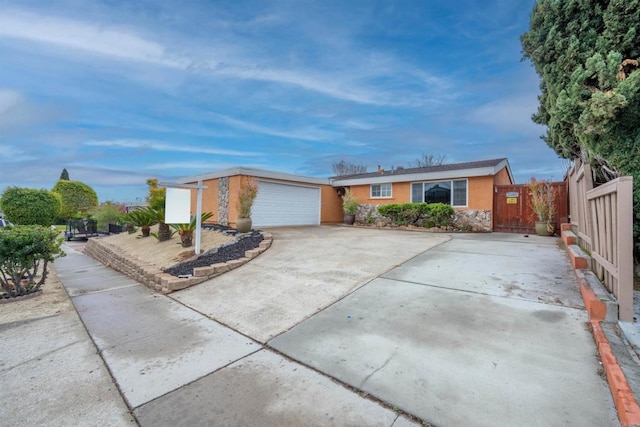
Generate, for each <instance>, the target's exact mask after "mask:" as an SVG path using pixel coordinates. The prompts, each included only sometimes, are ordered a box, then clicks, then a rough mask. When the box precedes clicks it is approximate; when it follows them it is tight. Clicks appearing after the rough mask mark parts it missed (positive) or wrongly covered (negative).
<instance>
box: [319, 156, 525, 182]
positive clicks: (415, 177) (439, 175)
mask: <svg viewBox="0 0 640 427" xmlns="http://www.w3.org/2000/svg"><path fill="white" fill-rule="evenodd" d="M504 167H506V168H507V173H508V174H509V178H510V179H511V182H512V183H514V180H513V174H512V172H511V167H510V166H509V161H508V160H507V159H506V158H505V159H502V160H500V162H498V163H497V164H495V165H493V166H483V167H475V168H474V167H471V168H464V169H453V170H440V171H436V172H424V171H421V172H416V173H411V172H407V171H406V170H405V171H404V172H403V173H401V174H397V175H394V174H393V173H391V174H384V175H379V176H365V177H361V178H357V177H355V176H351V177H346V178H344V179H340V178H339V177H335V178H332V179H331V180H330V181H331V184H332V185H333V186H334V187H338V186H350V185H366V184H385V183H393V182H413V181H434V180H439V179H456V178H471V177H476V176H493V175H496V174H497V173H498V172H500V170H501V169H502V168H504Z"/></svg>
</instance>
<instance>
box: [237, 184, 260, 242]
mask: <svg viewBox="0 0 640 427" xmlns="http://www.w3.org/2000/svg"><path fill="white" fill-rule="evenodd" d="M257 195H258V182H257V181H256V180H255V179H253V178H249V177H247V176H244V177H242V181H241V182H240V193H239V194H238V204H237V206H236V208H237V209H238V218H237V219H236V230H238V233H247V232H248V231H249V230H251V225H252V224H251V207H252V206H253V201H254V200H255V199H256V196H257Z"/></svg>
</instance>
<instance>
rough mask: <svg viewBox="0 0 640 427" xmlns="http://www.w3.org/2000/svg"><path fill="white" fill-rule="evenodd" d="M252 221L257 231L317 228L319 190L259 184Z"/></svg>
mask: <svg viewBox="0 0 640 427" xmlns="http://www.w3.org/2000/svg"><path fill="white" fill-rule="evenodd" d="M251 218H252V220H253V225H254V226H256V227H267V226H278V225H317V224H319V223H320V188H318V187H305V186H299V185H290V184H284V183H278V182H268V181H259V182H258V195H257V197H256V200H255V202H254V204H253V209H252V210H251Z"/></svg>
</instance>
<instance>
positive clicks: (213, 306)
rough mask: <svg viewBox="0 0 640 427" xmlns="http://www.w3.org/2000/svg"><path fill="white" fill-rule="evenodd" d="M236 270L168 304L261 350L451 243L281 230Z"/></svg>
mask: <svg viewBox="0 0 640 427" xmlns="http://www.w3.org/2000/svg"><path fill="white" fill-rule="evenodd" d="M268 231H271V232H273V234H274V237H275V238H274V241H273V245H272V246H271V248H270V249H269V250H268V251H266V252H265V253H264V254H263V255H261V256H259V257H258V258H256V259H254V260H253V261H251V262H250V263H249V264H247V265H245V266H243V267H242V268H240V269H237V270H232V271H231V272H229V273H226V274H224V275H222V276H220V277H217V278H215V279H213V280H210V281H209V282H205V283H202V284H200V285H198V286H195V287H192V288H189V289H185V290H182V291H178V292H174V293H173V294H171V297H172V298H174V299H176V300H178V301H180V302H182V303H183V304H185V305H187V306H189V307H191V308H193V309H195V310H197V311H199V312H201V313H203V314H206V315H207V316H209V317H211V318H212V319H214V320H217V321H219V322H221V323H223V324H225V325H227V326H229V327H231V328H233V329H235V330H237V331H239V332H241V333H243V334H245V335H248V336H250V337H251V338H253V339H255V340H257V341H259V342H262V343H264V342H266V341H267V340H269V339H270V338H273V337H274V336H276V335H278V334H281V333H282V332H284V331H286V330H288V329H290V328H292V327H293V326H295V325H297V324H298V323H300V322H301V321H303V320H304V319H306V318H308V317H310V316H311V315H313V314H315V313H317V312H319V311H320V310H322V309H324V308H326V307H328V306H329V305H331V304H333V303H334V302H336V301H337V300H339V299H341V298H343V297H344V296H345V295H347V294H348V293H350V292H352V291H353V290H354V289H357V288H358V287H360V286H362V285H364V284H365V283H367V282H369V281H370V280H372V279H373V278H375V277H377V276H378V275H380V274H383V273H385V272H387V271H388V270H390V269H391V268H393V267H395V266H397V265H398V264H400V263H402V262H404V261H406V260H408V259H410V258H412V257H414V256H416V255H418V254H420V253H422V252H424V251H426V250H427V249H429V248H432V247H434V246H437V245H439V244H441V243H443V242H445V241H447V240H449V239H450V237H449V236H447V235H445V234H431V233H418V232H415V233H408V232H401V231H393V230H368V229H362V228H352V227H335V226H333V227H327V226H323V227H287V228H274V229H271V230H268Z"/></svg>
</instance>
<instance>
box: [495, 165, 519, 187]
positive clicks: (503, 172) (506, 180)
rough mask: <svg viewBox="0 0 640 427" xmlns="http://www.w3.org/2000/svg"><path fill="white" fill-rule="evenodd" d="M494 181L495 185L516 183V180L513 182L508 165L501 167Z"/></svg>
mask: <svg viewBox="0 0 640 427" xmlns="http://www.w3.org/2000/svg"><path fill="white" fill-rule="evenodd" d="M494 183H495V185H510V184H515V183H514V182H511V178H510V177H509V172H508V171H507V168H506V167H504V168H502V169H500V171H499V172H498V173H497V174H496V175H495V180H494Z"/></svg>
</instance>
